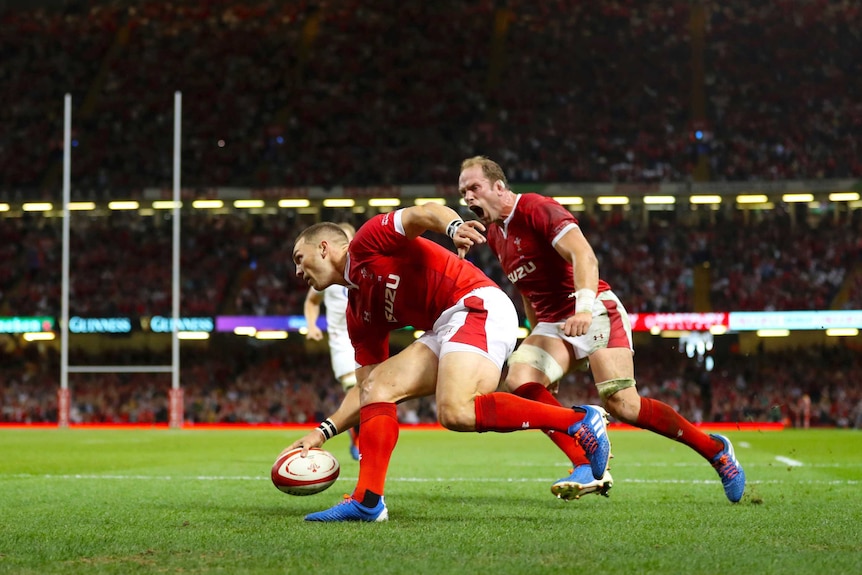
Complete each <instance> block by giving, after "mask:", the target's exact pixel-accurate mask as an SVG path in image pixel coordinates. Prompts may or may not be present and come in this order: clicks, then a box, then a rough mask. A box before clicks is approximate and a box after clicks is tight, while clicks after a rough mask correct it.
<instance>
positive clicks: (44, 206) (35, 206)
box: [21, 202, 54, 212]
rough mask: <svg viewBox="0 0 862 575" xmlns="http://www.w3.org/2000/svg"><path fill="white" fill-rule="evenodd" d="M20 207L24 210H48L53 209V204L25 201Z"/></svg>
mask: <svg viewBox="0 0 862 575" xmlns="http://www.w3.org/2000/svg"><path fill="white" fill-rule="evenodd" d="M21 209H22V210H24V211H25V212H50V211H51V210H53V209H54V204H52V203H51V202H27V203H26V204H24V205H23V206H21Z"/></svg>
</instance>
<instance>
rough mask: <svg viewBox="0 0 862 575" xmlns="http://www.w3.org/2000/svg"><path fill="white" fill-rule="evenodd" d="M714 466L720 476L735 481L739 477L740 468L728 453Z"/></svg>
mask: <svg viewBox="0 0 862 575" xmlns="http://www.w3.org/2000/svg"><path fill="white" fill-rule="evenodd" d="M712 466H713V467H714V468H715V470H716V471H718V474H719V475H721V476H722V477H723V478H726V479H733V478H735V477H736V476H737V475H739V467H738V466H737V465H736V462H735V461H733V459H731V458H730V457H729V456H728V455H727V454H726V453H725V454H724V455H722V456H721V457H719V458H718V460H717V461H715V462H714V463H713V464H712Z"/></svg>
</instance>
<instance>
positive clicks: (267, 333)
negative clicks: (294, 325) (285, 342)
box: [254, 329, 287, 339]
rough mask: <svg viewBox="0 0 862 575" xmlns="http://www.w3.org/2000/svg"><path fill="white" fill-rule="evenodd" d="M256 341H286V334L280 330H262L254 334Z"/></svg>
mask: <svg viewBox="0 0 862 575" xmlns="http://www.w3.org/2000/svg"><path fill="white" fill-rule="evenodd" d="M254 337H256V338H257V339H287V332H286V331H285V330H283V329H280V330H262V331H259V332H257V333H256V334H254Z"/></svg>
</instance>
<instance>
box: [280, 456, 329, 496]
mask: <svg viewBox="0 0 862 575" xmlns="http://www.w3.org/2000/svg"><path fill="white" fill-rule="evenodd" d="M339 473H341V466H340V465H339V464H338V460H337V459H335V456H334V455H332V454H331V453H329V452H328V451H326V450H325V449H320V448H317V447H312V448H311V449H309V450H308V455H307V456H306V457H302V448H301V447H297V448H296V449H291V450H290V451H288V452H286V453H283V454H281V455H280V456H279V457H278V459H276V460H275V463H274V464H273V465H272V483H273V485H275V486H276V487H277V488H278V489H279V490H280V491H283V492H284V493H287V494H289V495H314V494H315V493H320V492H321V491H323V490H324V489H326V488H328V487H329V486H330V485H332V484H333V483H335V480H336V479H338V474H339Z"/></svg>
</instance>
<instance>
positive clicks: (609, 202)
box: [596, 196, 629, 206]
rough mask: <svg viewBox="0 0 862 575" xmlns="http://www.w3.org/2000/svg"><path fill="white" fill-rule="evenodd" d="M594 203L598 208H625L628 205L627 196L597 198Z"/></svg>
mask: <svg viewBox="0 0 862 575" xmlns="http://www.w3.org/2000/svg"><path fill="white" fill-rule="evenodd" d="M596 203H597V204H598V205H600V206H625V205H628V203H629V198H628V196H599V197H598V198H596Z"/></svg>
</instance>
